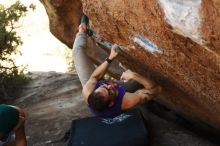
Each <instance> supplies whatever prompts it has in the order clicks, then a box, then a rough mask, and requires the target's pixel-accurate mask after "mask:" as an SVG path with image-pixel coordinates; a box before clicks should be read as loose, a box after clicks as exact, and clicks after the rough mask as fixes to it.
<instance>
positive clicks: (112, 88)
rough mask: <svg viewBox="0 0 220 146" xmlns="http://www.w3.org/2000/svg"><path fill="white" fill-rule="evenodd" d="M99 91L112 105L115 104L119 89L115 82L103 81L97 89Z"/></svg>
mask: <svg viewBox="0 0 220 146" xmlns="http://www.w3.org/2000/svg"><path fill="white" fill-rule="evenodd" d="M95 92H99V93H100V95H101V96H102V97H103V98H104V100H105V101H109V102H110V105H109V106H112V105H114V103H115V101H116V97H117V94H118V89H117V87H116V85H115V84H114V83H113V82H108V83H103V84H102V85H101V86H100V87H99V88H97V89H96V90H95Z"/></svg>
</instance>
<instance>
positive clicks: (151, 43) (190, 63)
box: [41, 0, 220, 129]
mask: <svg viewBox="0 0 220 146" xmlns="http://www.w3.org/2000/svg"><path fill="white" fill-rule="evenodd" d="M41 2H42V4H44V6H45V8H46V11H47V13H48V16H49V20H50V28H51V32H52V33H53V34H54V35H55V36H56V37H57V38H58V39H60V40H61V41H62V42H64V43H65V44H66V45H67V46H69V47H70V48H71V46H72V43H73V40H74V36H75V33H76V32H77V28H78V24H79V20H80V17H81V15H82V11H84V13H85V14H87V15H88V16H89V18H90V19H91V22H92V25H93V27H94V31H95V33H96V34H99V35H100V36H101V37H102V38H104V39H105V40H107V41H109V42H112V43H117V44H119V45H120V46H121V47H122V48H123V53H121V54H120V56H119V59H118V61H120V62H121V63H122V65H123V66H125V67H127V68H130V69H132V70H134V71H136V72H139V73H141V74H142V75H144V76H151V77H152V78H153V79H154V80H155V81H157V82H158V83H159V84H161V85H162V86H163V88H164V92H163V95H162V96H161V97H159V99H158V101H159V102H161V103H163V104H164V105H166V106H168V107H169V108H171V109H173V110H175V111H177V112H178V113H181V114H182V115H185V116H187V117H189V118H193V119H197V120H201V121H203V122H206V123H208V124H209V125H211V126H213V127H216V128H217V129H220V116H219V114H220V56H219V53H220V49H219V47H220V28H219V26H220V16H219V15H220V13H219V12H220V2H219V1H217V0H187V1H181V0H142V1H134V0H128V1H124V0H111V1H104V0H84V1H82V3H81V1H79V0H53V1H52V0H41ZM99 55H100V54H99ZM98 57H100V56H96V58H98ZM93 61H94V62H95V59H94V60H93ZM96 63H100V61H98V62H96Z"/></svg>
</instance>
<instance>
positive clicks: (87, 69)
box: [72, 16, 95, 86]
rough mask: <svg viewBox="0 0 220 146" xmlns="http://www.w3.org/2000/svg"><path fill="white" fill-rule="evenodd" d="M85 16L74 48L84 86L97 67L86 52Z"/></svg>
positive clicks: (74, 56) (77, 66) (73, 51)
mask: <svg viewBox="0 0 220 146" xmlns="http://www.w3.org/2000/svg"><path fill="white" fill-rule="evenodd" d="M84 17H85V16H83V17H82V20H81V24H80V25H79V32H78V33H77V34H76V38H75V41H74V44H73V50H72V53H73V61H74V64H75V68H76V72H77V74H78V76H79V80H80V82H81V84H82V86H83V85H84V84H85V83H86V82H87V81H88V79H89V77H90V76H91V74H92V72H93V71H94V69H95V67H94V64H93V63H92V62H91V60H89V58H88V56H87V54H86V48H87V43H86V22H84V20H83V18H84Z"/></svg>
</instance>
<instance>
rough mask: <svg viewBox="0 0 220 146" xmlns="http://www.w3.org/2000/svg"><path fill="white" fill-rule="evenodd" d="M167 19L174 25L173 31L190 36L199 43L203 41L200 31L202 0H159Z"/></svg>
mask: <svg viewBox="0 0 220 146" xmlns="http://www.w3.org/2000/svg"><path fill="white" fill-rule="evenodd" d="M158 2H159V4H160V6H161V7H162V9H163V11H164V14H165V20H166V21H167V23H169V24H170V25H171V26H172V27H173V31H174V32H177V33H178V34H181V35H183V36H185V37H189V38H191V39H192V40H194V41H195V42H198V43H199V44H202V43H203V40H202V38H201V34H200V32H199V28H200V24H201V17H200V13H199V12H200V11H199V10H200V6H201V0H158Z"/></svg>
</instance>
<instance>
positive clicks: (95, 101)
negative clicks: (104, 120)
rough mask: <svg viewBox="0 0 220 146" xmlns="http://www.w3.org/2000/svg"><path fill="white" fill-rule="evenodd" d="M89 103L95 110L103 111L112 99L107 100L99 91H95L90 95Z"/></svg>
mask: <svg viewBox="0 0 220 146" xmlns="http://www.w3.org/2000/svg"><path fill="white" fill-rule="evenodd" d="M88 104H89V106H90V107H92V108H93V109H94V110H96V111H98V112H101V111H103V110H105V109H106V108H108V105H109V104H110V100H107V101H106V100H105V99H104V98H103V96H101V94H100V93H99V92H94V91H93V92H92V93H91V94H90V95H89V97H88Z"/></svg>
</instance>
